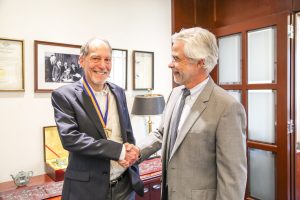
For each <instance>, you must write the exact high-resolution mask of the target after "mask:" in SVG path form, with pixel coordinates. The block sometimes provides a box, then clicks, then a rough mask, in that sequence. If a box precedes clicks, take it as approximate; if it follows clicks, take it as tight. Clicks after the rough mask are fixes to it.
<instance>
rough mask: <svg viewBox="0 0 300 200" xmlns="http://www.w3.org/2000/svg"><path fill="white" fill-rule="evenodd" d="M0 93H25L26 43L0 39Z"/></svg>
mask: <svg viewBox="0 0 300 200" xmlns="http://www.w3.org/2000/svg"><path fill="white" fill-rule="evenodd" d="M0 91H24V41H23V40H16V39H6V38H0Z"/></svg>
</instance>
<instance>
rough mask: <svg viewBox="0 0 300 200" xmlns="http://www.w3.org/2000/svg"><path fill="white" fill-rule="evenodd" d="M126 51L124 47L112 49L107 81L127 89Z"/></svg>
mask: <svg viewBox="0 0 300 200" xmlns="http://www.w3.org/2000/svg"><path fill="white" fill-rule="evenodd" d="M127 63H128V51H127V50H126V49H114V48H113V49H112V69H111V72H110V77H109V79H108V80H109V81H110V82H113V83H115V84H117V85H118V86H120V87H122V88H123V89H124V90H127V70H128V66H127Z"/></svg>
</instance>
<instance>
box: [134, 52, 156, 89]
mask: <svg viewBox="0 0 300 200" xmlns="http://www.w3.org/2000/svg"><path fill="white" fill-rule="evenodd" d="M133 89H134V90H149V89H150V90H153V89H154V52H148V51H133Z"/></svg>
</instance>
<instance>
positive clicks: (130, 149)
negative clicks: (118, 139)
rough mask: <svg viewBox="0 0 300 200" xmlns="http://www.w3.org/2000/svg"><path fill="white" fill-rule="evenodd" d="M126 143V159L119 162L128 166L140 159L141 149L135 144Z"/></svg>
mask: <svg viewBox="0 0 300 200" xmlns="http://www.w3.org/2000/svg"><path fill="white" fill-rule="evenodd" d="M124 145H125V149H126V154H125V159H124V160H119V161H118V163H119V164H120V165H121V166H122V167H124V168H128V167H130V166H131V165H133V164H134V163H135V162H136V161H137V160H138V159H139V155H140V149H139V148H138V147H137V146H135V145H133V144H129V143H125V144H124Z"/></svg>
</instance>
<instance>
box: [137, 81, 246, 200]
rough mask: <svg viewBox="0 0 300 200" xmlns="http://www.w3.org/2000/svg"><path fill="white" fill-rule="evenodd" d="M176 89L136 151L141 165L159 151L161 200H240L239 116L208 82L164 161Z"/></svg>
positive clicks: (242, 117)
mask: <svg viewBox="0 0 300 200" xmlns="http://www.w3.org/2000/svg"><path fill="white" fill-rule="evenodd" d="M182 88H183V86H179V87H176V88H174V89H173V91H172V93H171V95H170V97H169V99H168V102H167V105H166V108H165V111H164V114H163V118H162V122H161V124H160V126H159V128H158V129H157V130H156V131H154V132H153V134H151V135H150V136H149V138H147V142H146V143H145V144H143V145H141V150H142V151H141V160H143V159H146V158H147V157H148V156H149V155H151V154H152V153H154V152H155V151H157V150H158V149H160V147H161V145H162V162H163V177H162V199H164V200H165V199H169V200H185V199H192V200H225V199H226V200H242V199H244V194H245V188H246V179H247V160H246V136H245V129H246V114H245V110H244V108H243V106H242V105H241V104H240V103H239V102H238V101H236V100H235V99H234V98H233V97H232V96H231V95H229V94H228V93H227V92H226V91H225V90H223V89H222V88H220V87H219V86H217V85H216V84H215V83H214V82H213V80H212V79H211V78H209V81H208V83H207V84H206V86H205V88H204V89H203V91H202V92H201V94H200V95H199V97H198V98H197V100H196V101H195V103H194V105H193V107H192V109H191V112H190V114H189V115H188V117H187V120H186V121H185V122H184V124H183V125H182V128H181V130H180V133H178V137H177V140H176V142H175V145H174V148H173V150H172V152H171V155H168V151H169V150H168V149H169V140H170V136H169V125H170V121H171V116H172V113H173V109H174V107H175V104H176V101H177V100H178V99H180V95H181V89H182ZM166 196H168V198H166Z"/></svg>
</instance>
